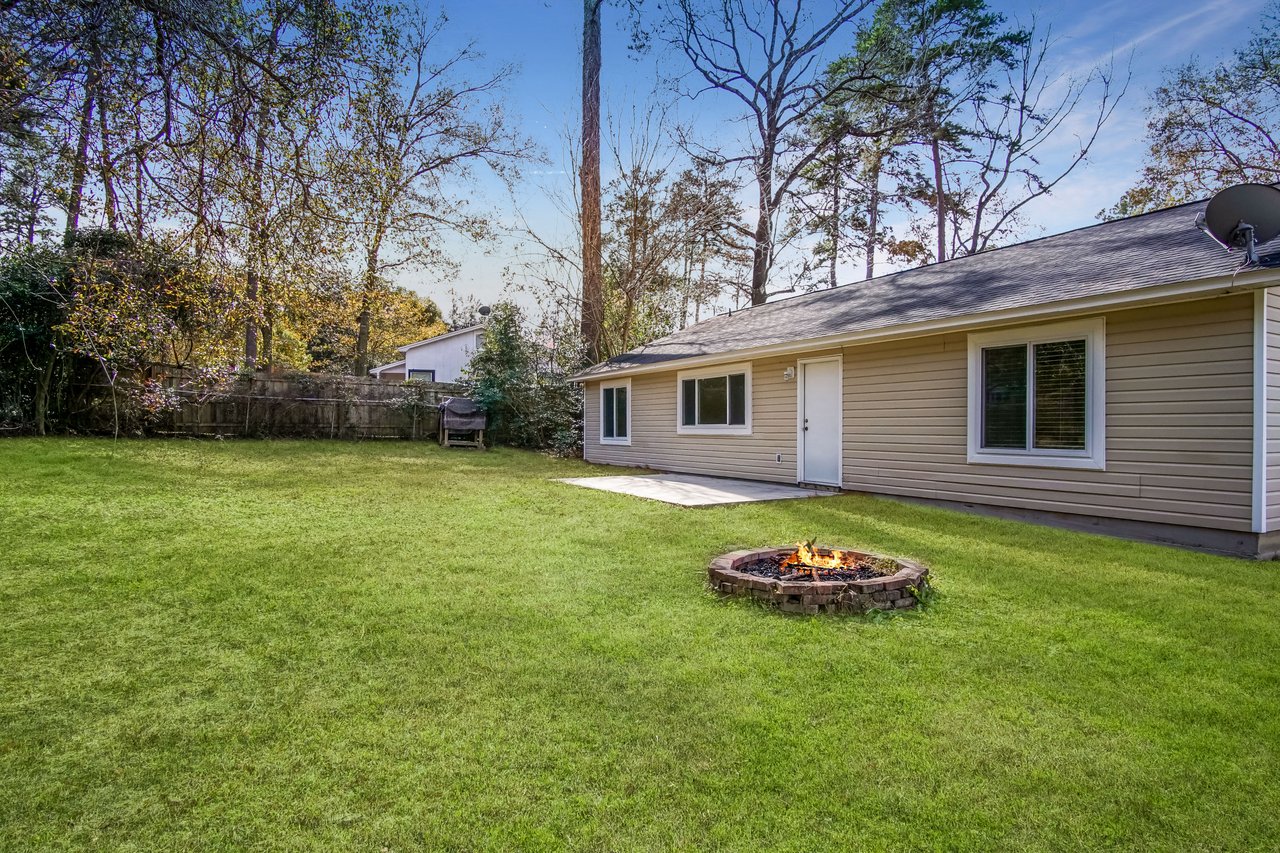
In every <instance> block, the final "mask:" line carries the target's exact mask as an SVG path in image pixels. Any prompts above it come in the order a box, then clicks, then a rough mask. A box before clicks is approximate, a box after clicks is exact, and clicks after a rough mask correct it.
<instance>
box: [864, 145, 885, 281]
mask: <svg viewBox="0 0 1280 853" xmlns="http://www.w3.org/2000/svg"><path fill="white" fill-rule="evenodd" d="M880 164H881V159H880V152H876V159H875V162H873V163H872V164H871V174H870V175H868V176H867V188H868V189H869V190H870V195H869V197H868V199H867V245H866V253H867V278H875V275H876V245H877V244H878V243H879V239H878V237H877V231H878V230H879V228H880Z"/></svg>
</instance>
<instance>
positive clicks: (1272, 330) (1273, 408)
mask: <svg viewBox="0 0 1280 853" xmlns="http://www.w3.org/2000/svg"><path fill="white" fill-rule="evenodd" d="M1266 333H1267V467H1266V472H1267V487H1266V496H1267V515H1266V521H1267V530H1269V531H1270V530H1280V289H1275V288H1273V289H1269V290H1267V295H1266Z"/></svg>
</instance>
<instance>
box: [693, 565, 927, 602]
mask: <svg viewBox="0 0 1280 853" xmlns="http://www.w3.org/2000/svg"><path fill="white" fill-rule="evenodd" d="M796 553H797V549H796V548H763V549H760V550H756V551H731V552H730V553H728V554H724V555H722V556H719V557H716V558H715V559H714V560H712V561H711V564H710V565H709V566H707V577H708V579H709V581H710V583H711V588H712V589H714V590H716V591H717V592H719V593H721V594H722V595H742V596H750V597H752V598H756V599H759V600H761V601H766V602H768V603H770V604H773V605H775V606H776V607H777V608H778V609H780V610H782V611H783V612H784V613H807V614H811V615H816V614H818V613H823V612H826V613H866V612H868V611H871V610H910V609H912V608H915V607H917V606H918V605H919V603H920V600H919V598H918V593H920V592H922V591H923V590H924V589H925V588H926V587H927V586H928V583H929V570H928V569H926V568H925V567H924V566H922V565H920V564H919V563H913V562H911V561H910V560H902V559H898V558H896V557H884V556H881V555H879V554H866V553H863V552H861V551H840V552H833V551H832V550H831V549H828V548H814V549H813V553H815V554H817V555H819V556H821V557H827V558H830V557H831V556H832V554H833V553H836V554H838V555H839V556H841V557H843V558H844V561H845V562H846V563H847V564H848V565H845V566H841V567H839V568H836V569H830V570H821V569H819V570H818V571H817V572H814V571H813V570H811V569H809V568H806V567H804V566H794V565H790V566H789V565H785V563H784V561H786V559H787V558H788V557H790V556H792V555H794V554H796ZM814 574H817V576H818V579H816V580H815V579H814Z"/></svg>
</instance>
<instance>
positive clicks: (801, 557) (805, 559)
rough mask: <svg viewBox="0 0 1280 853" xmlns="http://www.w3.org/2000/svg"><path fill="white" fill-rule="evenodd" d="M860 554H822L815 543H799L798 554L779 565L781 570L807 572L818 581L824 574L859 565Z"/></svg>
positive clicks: (797, 544)
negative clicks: (819, 576)
mask: <svg viewBox="0 0 1280 853" xmlns="http://www.w3.org/2000/svg"><path fill="white" fill-rule="evenodd" d="M858 557H859V555H858V554H855V553H853V552H852V551H836V550H833V551H831V553H830V554H822V553H819V552H818V549H817V548H815V547H813V542H797V543H796V552H795V553H794V554H789V555H787V557H786V558H785V559H783V561H782V563H781V564H780V565H779V568H780V569H787V568H790V567H795V571H796V572H797V573H799V574H805V573H806V572H807V573H809V574H810V575H812V576H813V579H814V580H817V579H818V575H819V574H821V573H822V572H833V571H837V570H839V569H848V568H852V567H854V566H856V565H857V564H858Z"/></svg>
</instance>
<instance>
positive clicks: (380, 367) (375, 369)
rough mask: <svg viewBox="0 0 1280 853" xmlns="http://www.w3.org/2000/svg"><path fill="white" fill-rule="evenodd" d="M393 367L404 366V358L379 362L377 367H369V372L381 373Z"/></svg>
mask: <svg viewBox="0 0 1280 853" xmlns="http://www.w3.org/2000/svg"><path fill="white" fill-rule="evenodd" d="M393 367H404V359H400V360H399V361H393V362H391V363H390V364H380V365H378V366H377V367H371V368H369V372H370V373H374V374H378V375H381V374H382V373H383V372H384V371H387V370H390V369H391V368H393Z"/></svg>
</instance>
